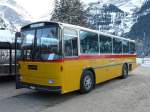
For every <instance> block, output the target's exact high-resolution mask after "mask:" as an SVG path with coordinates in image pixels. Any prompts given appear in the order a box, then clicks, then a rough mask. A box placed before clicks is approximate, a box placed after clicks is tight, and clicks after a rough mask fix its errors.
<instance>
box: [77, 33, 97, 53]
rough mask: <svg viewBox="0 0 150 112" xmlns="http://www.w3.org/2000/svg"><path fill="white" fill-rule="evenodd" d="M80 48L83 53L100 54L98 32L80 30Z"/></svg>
mask: <svg viewBox="0 0 150 112" xmlns="http://www.w3.org/2000/svg"><path fill="white" fill-rule="evenodd" d="M80 50H81V53H83V54H98V53H99V47H98V34H96V33H92V32H86V31H80Z"/></svg>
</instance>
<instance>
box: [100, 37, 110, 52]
mask: <svg viewBox="0 0 150 112" xmlns="http://www.w3.org/2000/svg"><path fill="white" fill-rule="evenodd" d="M100 53H108V54H111V53H112V38H111V37H106V36H103V35H100Z"/></svg>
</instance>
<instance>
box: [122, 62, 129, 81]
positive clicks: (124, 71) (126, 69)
mask: <svg viewBox="0 0 150 112" xmlns="http://www.w3.org/2000/svg"><path fill="white" fill-rule="evenodd" d="M128 72H129V66H128V63H124V64H123V66H122V75H121V77H120V78H121V79H126V78H127V77H128Z"/></svg>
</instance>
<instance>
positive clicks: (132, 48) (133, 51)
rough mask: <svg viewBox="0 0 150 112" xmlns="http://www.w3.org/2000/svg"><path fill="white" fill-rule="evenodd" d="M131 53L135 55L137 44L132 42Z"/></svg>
mask: <svg viewBox="0 0 150 112" xmlns="http://www.w3.org/2000/svg"><path fill="white" fill-rule="evenodd" d="M130 53H131V54H134V53H135V43H133V42H130Z"/></svg>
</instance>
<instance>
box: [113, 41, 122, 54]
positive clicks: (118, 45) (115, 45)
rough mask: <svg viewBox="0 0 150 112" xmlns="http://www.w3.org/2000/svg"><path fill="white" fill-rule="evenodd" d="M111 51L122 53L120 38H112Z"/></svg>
mask: <svg viewBox="0 0 150 112" xmlns="http://www.w3.org/2000/svg"><path fill="white" fill-rule="evenodd" d="M113 53H115V54H122V40H121V39H118V38H113Z"/></svg>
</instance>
